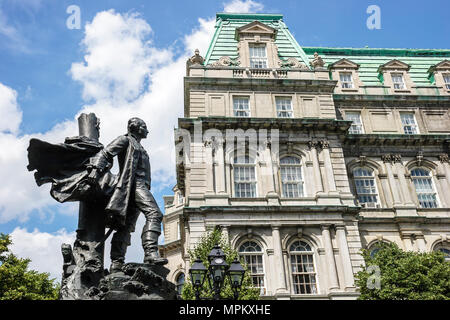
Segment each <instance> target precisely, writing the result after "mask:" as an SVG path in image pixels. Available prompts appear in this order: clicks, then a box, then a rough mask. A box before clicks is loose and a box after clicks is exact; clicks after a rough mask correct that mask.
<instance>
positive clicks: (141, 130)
mask: <svg viewBox="0 0 450 320" xmlns="http://www.w3.org/2000/svg"><path fill="white" fill-rule="evenodd" d="M128 132H129V133H131V134H133V135H135V136H136V137H138V138H141V139H145V138H147V134H148V129H147V125H146V124H145V122H144V120H142V119H140V118H136V117H135V118H131V119H130V120H128Z"/></svg>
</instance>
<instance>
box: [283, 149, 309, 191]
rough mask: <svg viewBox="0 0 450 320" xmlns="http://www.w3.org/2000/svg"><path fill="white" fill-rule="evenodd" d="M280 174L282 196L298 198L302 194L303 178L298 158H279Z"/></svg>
mask: <svg viewBox="0 0 450 320" xmlns="http://www.w3.org/2000/svg"><path fill="white" fill-rule="evenodd" d="M280 176H281V186H282V192H283V197H285V198H298V197H301V196H303V178H302V167H301V163H300V159H299V158H297V157H291V156H289V157H283V158H281V160H280Z"/></svg>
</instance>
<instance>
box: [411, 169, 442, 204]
mask: <svg viewBox="0 0 450 320" xmlns="http://www.w3.org/2000/svg"><path fill="white" fill-rule="evenodd" d="M411 178H412V181H413V183H414V187H415V188H416V193H417V198H418V199H419V206H420V207H421V208H437V206H438V203H437V197H436V192H435V191H434V187H433V181H432V179H431V173H430V171H428V170H426V169H424V168H415V169H413V170H411Z"/></svg>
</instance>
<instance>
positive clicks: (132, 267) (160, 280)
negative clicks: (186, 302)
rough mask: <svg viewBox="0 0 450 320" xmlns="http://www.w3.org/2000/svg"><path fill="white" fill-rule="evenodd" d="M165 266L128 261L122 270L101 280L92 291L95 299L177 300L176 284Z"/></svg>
mask: <svg viewBox="0 0 450 320" xmlns="http://www.w3.org/2000/svg"><path fill="white" fill-rule="evenodd" d="M168 273H169V269H167V268H165V267H164V266H158V265H151V264H144V263H126V264H125V265H124V266H123V268H122V271H121V272H116V273H113V274H109V275H107V276H105V277H104V278H103V279H101V280H100V284H99V286H98V288H96V289H94V291H95V292H91V294H92V298H93V299H94V300H97V299H98V300H176V299H177V292H176V290H175V285H174V284H173V283H171V282H169V281H167V280H166V277H167V274H168Z"/></svg>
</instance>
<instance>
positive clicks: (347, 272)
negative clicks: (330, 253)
mask: <svg viewBox="0 0 450 320" xmlns="http://www.w3.org/2000/svg"><path fill="white" fill-rule="evenodd" d="M336 238H337V240H338V243H339V253H340V255H341V260H342V266H343V268H344V284H345V289H346V290H351V289H354V288H355V284H354V282H355V280H354V277H353V268H352V263H351V260H350V252H349V249H348V243H347V235H346V232H345V226H344V225H338V226H336Z"/></svg>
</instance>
